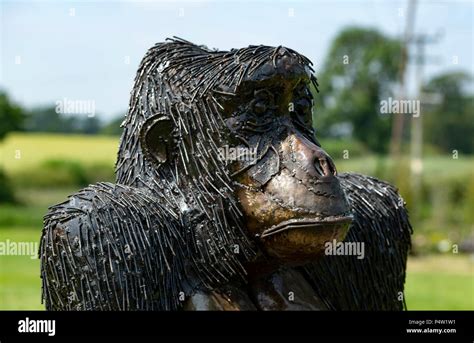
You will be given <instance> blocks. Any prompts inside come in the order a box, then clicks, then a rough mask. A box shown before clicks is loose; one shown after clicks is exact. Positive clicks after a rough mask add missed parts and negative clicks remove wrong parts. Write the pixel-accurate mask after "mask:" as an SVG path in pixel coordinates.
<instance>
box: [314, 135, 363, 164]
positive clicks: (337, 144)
mask: <svg viewBox="0 0 474 343" xmlns="http://www.w3.org/2000/svg"><path fill="white" fill-rule="evenodd" d="M319 143H321V146H322V148H323V149H324V151H326V152H327V153H328V154H329V156H331V157H332V158H333V159H349V158H358V157H362V156H364V155H366V154H368V149H367V148H366V147H365V146H364V145H363V144H362V143H360V142H358V141H354V140H353V139H350V138H341V139H334V138H322V139H320V140H319Z"/></svg>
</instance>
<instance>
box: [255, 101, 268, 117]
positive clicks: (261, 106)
mask: <svg viewBox="0 0 474 343" xmlns="http://www.w3.org/2000/svg"><path fill="white" fill-rule="evenodd" d="M252 110H253V112H254V113H256V114H263V113H265V112H267V104H266V103H265V101H262V100H258V101H256V102H254V103H253V106H252Z"/></svg>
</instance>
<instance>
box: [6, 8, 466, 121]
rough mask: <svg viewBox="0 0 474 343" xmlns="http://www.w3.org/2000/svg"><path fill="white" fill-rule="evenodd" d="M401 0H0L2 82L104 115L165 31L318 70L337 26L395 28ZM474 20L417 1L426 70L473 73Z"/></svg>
mask: <svg viewBox="0 0 474 343" xmlns="http://www.w3.org/2000/svg"><path fill="white" fill-rule="evenodd" d="M406 7H407V2H406V1H395V0H393V1H390V0H386V1H371V0H355V1H349V0H344V1H341V0H335V1H330V0H325V1H321V0H313V1H309V0H308V1H270V0H268V1H253V2H250V1H219V2H217V1H18V0H17V1H13V0H12V1H5V0H0V11H1V12H0V35H1V36H0V40H1V45H0V48H1V53H0V58H1V59H0V88H3V89H4V90H6V91H7V92H8V93H9V94H10V95H11V96H12V97H13V98H14V99H15V101H17V102H19V103H21V104H23V105H25V106H28V107H32V106H37V105H48V104H51V105H52V104H54V103H55V102H56V101H57V100H61V99H63V98H67V99H72V100H94V101H95V103H96V111H97V112H98V113H100V116H101V118H111V117H112V116H116V115H119V114H122V113H123V112H124V111H125V110H126V108H127V106H128V97H129V93H130V90H131V87H132V83H133V78H134V76H135V72H136V69H137V66H138V64H139V62H140V59H141V58H142V57H143V55H144V53H145V52H146V50H147V49H148V48H149V47H151V46H152V45H153V44H154V43H156V42H159V41H163V40H164V39H165V38H167V37H171V36H173V35H176V36H179V37H182V38H185V39H187V40H190V41H193V42H195V43H199V44H205V45H207V46H208V47H211V48H219V49H230V48H233V47H236V48H238V47H243V46H247V45H249V44H266V45H275V46H277V45H284V46H288V47H291V48H293V49H295V50H297V51H299V52H300V53H303V54H304V55H306V56H307V57H309V58H310V59H311V60H312V61H313V63H314V65H315V69H316V73H317V72H318V70H319V69H320V68H321V67H322V64H323V62H324V58H325V55H326V53H327V52H328V49H329V46H330V43H331V41H332V39H333V38H334V37H335V36H336V34H337V33H338V32H339V31H340V30H341V29H342V28H344V27H346V26H348V25H360V26H368V27H374V28H378V29H380V30H381V31H382V32H384V33H387V34H390V35H393V36H399V35H401V33H402V32H403V27H404V22H405V17H404V16H405V15H406V13H405V10H406ZM291 9H293V10H291ZM291 12H292V13H293V14H294V15H293V16H290V15H289V14H290V13H291ZM473 26H474V6H473V2H472V1H449V2H448V1H439V0H437V1H433V0H425V1H419V5H418V9H417V15H416V25H415V28H416V31H417V32H425V33H429V34H433V33H436V32H438V31H440V30H441V31H442V32H443V36H442V39H441V40H440V42H439V43H438V44H436V45H433V46H429V47H428V49H427V52H428V54H429V55H430V56H434V57H435V61H436V63H435V64H429V65H427V66H426V68H425V77H426V78H428V77H430V76H432V75H434V74H437V73H439V72H442V71H446V70H459V69H463V70H468V71H470V72H471V73H472V74H474V63H473V61H474V56H473V55H474V47H473V41H474V39H473V38H474V37H473V33H474V31H473ZM456 60H457V64H456V63H455V62H456Z"/></svg>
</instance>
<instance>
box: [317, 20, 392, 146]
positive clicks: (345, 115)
mask: <svg viewBox="0 0 474 343" xmlns="http://www.w3.org/2000/svg"><path fill="white" fill-rule="evenodd" d="M400 56H401V45H400V42H399V41H398V40H397V39H392V38H389V37H387V36H385V35H383V34H382V33H380V32H378V31H377V30H374V29H366V28H357V27H351V28H347V29H345V30H343V31H342V32H341V33H340V34H339V35H338V36H337V37H336V39H335V40H334V42H333V43H332V46H331V48H330V50H329V54H328V55H327V57H326V60H325V63H324V66H323V70H322V73H321V74H320V76H319V84H320V91H321V96H320V100H321V106H320V108H319V109H317V110H316V112H315V117H314V123H315V126H316V130H317V132H318V134H320V135H322V136H326V137H331V136H332V137H334V136H338V135H347V134H348V133H350V132H351V131H352V133H351V134H352V135H353V136H354V137H355V138H356V139H357V140H359V141H361V142H363V143H364V144H365V145H367V146H368V147H369V148H370V149H371V150H373V151H376V152H385V151H386V149H387V147H388V143H389V139H388V138H389V137H390V128H391V118H389V116H387V115H386V114H380V101H381V100H383V99H384V98H386V97H388V96H389V95H390V94H391V92H392V88H393V85H394V82H395V81H396V79H397V75H398V69H399V59H400ZM348 125H349V127H350V128H352V130H347V129H345V130H340V128H341V127H342V128H347V127H348ZM348 131H349V132H348Z"/></svg>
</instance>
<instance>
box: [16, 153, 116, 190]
mask: <svg viewBox="0 0 474 343" xmlns="http://www.w3.org/2000/svg"><path fill="white" fill-rule="evenodd" d="M114 179H115V177H114V168H113V165H108V164H105V163H94V164H83V163H81V162H79V161H77V160H67V159H48V160H45V161H43V162H42V163H41V164H40V165H39V166H37V167H36V168H32V169H28V170H22V171H18V172H16V175H15V180H14V181H15V186H17V187H38V188H47V187H70V186H77V187H84V186H87V185H89V184H92V183H95V182H99V181H111V182H113V181H114Z"/></svg>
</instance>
